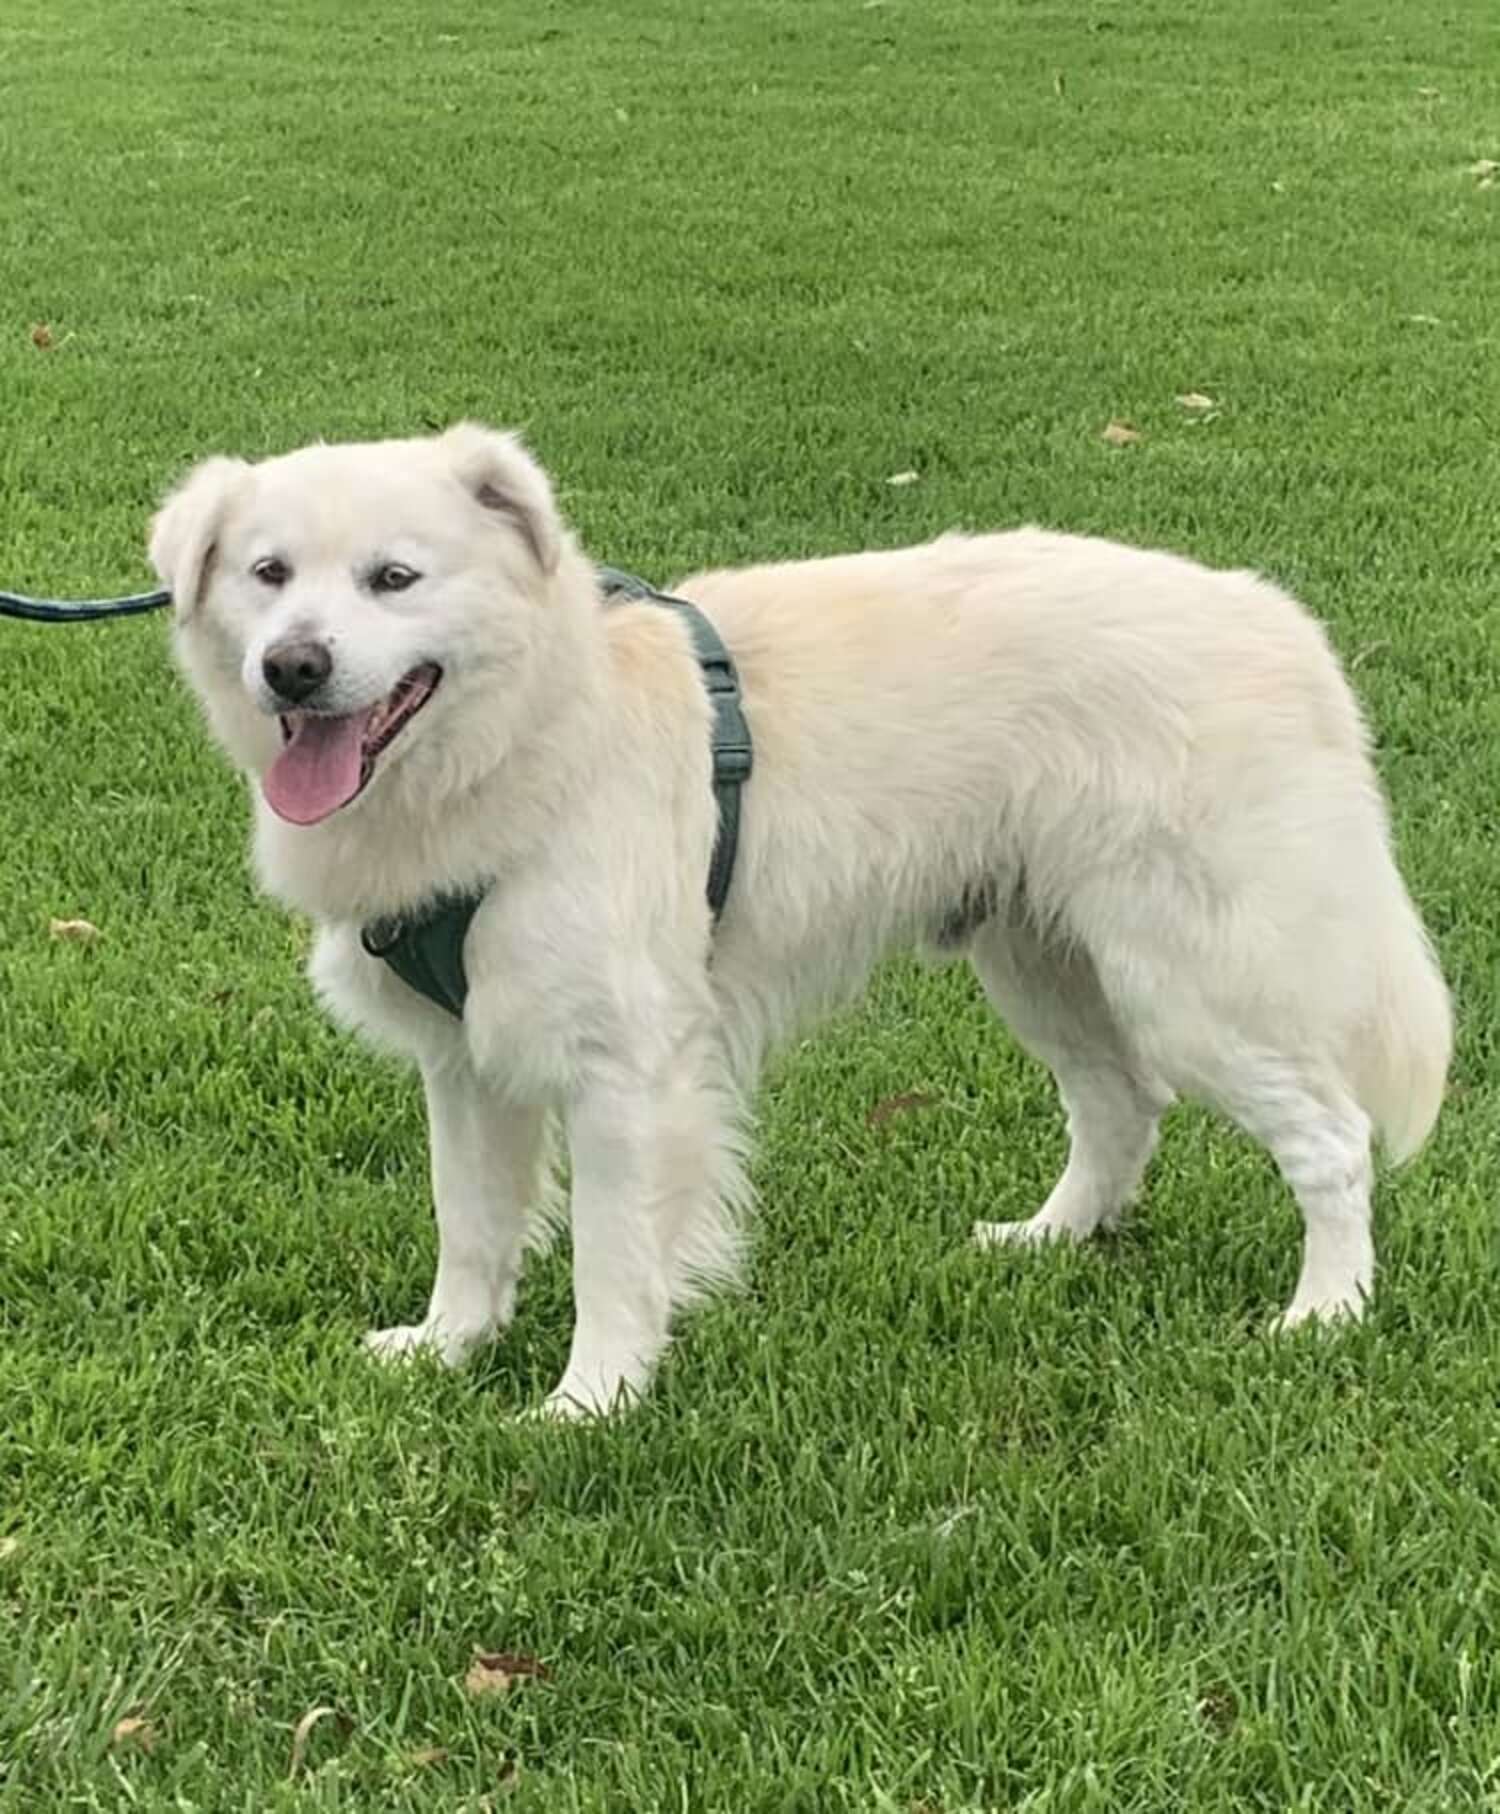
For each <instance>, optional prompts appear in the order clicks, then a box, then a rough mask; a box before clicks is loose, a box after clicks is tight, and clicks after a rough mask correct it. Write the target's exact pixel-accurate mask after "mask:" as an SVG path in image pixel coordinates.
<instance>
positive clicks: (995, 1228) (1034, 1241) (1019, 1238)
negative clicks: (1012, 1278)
mask: <svg viewBox="0 0 1500 1814" xmlns="http://www.w3.org/2000/svg"><path fill="white" fill-rule="evenodd" d="M970 1235H971V1238H972V1240H973V1242H974V1245H975V1246H976V1247H1041V1246H1045V1244H1046V1243H1047V1242H1048V1241H1081V1240H1083V1239H1084V1236H1083V1234H1082V1233H1081V1232H1080V1231H1079V1230H1078V1229H1076V1228H1072V1227H1070V1226H1069V1225H1068V1223H1066V1222H1044V1221H1043V1220H1042V1219H1041V1217H1040V1216H1032V1217H1031V1219H1030V1220H1029V1221H1026V1222H976V1223H975V1224H974V1226H973V1228H972V1230H971V1231H970Z"/></svg>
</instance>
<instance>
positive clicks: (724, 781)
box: [360, 567, 753, 1019]
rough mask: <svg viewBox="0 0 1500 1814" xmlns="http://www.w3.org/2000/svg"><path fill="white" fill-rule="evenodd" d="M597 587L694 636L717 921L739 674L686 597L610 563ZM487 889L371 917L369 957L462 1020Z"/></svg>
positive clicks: (729, 828)
mask: <svg viewBox="0 0 1500 1814" xmlns="http://www.w3.org/2000/svg"><path fill="white" fill-rule="evenodd" d="M599 589H600V591H601V592H602V593H603V595H604V597H605V600H606V601H607V602H610V603H614V602H616V601H621V600H625V601H629V600H635V599H647V600H649V601H650V602H651V603H652V604H655V605H665V606H667V607H668V609H670V610H673V611H676V612H678V613H680V615H681V616H682V619H683V621H684V622H685V623H686V625H687V627H688V630H689V632H690V633H691V635H692V638H693V648H694V651H695V652H696V654H697V657H698V666H699V667H700V668H701V669H702V671H703V684H704V685H705V686H706V687H707V688H708V694H709V699H710V700H711V702H712V704H713V708H714V722H713V760H714V799H715V800H716V801H717V802H718V807H719V831H718V836H717V837H716V838H715V839H714V854H713V857H712V859H711V861H710V863H709V866H708V904H709V907H710V908H711V910H712V912H713V916H714V918H715V919H716V920H717V919H718V917H719V914H720V912H721V911H722V909H723V906H724V902H725V901H726V900H727V899H728V897H729V883H730V879H731V877H732V876H733V875H734V854H735V849H736V846H737V845H738V843H739V834H740V788H741V786H742V785H743V783H744V782H745V781H746V780H747V779H748V777H749V774H750V767H751V762H752V759H753V751H752V746H751V742H750V727H749V725H748V724H747V723H746V722H745V713H744V708H743V706H742V705H741V703H740V677H739V675H738V674H737V673H736V672H735V666H734V661H733V659H732V658H731V656H730V653H729V651H728V649H726V648H725V647H724V643H723V641H722V639H721V638H720V636H719V633H718V631H717V630H716V629H715V628H714V627H713V625H712V624H711V623H710V622H709V621H708V619H707V618H706V617H705V616H704V615H703V613H702V612H701V611H700V610H699V609H698V607H697V606H696V605H691V604H689V603H688V601H687V600H686V599H685V598H672V597H670V596H669V595H668V594H667V593H665V592H657V591H656V590H654V588H652V587H651V586H648V585H647V584H646V582H645V581H644V580H640V579H636V578H635V577H634V575H633V574H629V573H621V572H619V571H618V570H617V569H615V568H613V567H601V568H600V569H599ZM484 896H485V890H484V889H483V888H477V889H475V890H473V891H472V892H471V893H468V894H459V895H444V896H441V897H440V898H439V899H437V900H435V901H433V902H432V904H431V905H430V906H427V907H424V908H418V909H416V910H414V911H413V912H411V913H405V914H400V915H396V916H394V917H392V918H389V919H383V920H374V921H372V922H371V923H370V924H369V925H368V926H366V927H365V928H364V929H363V930H362V932H361V933H360V942H361V943H362V944H363V946H364V948H365V950H366V951H368V952H369V954H370V956H371V957H378V958H381V959H383V961H384V962H385V963H387V964H389V965H390V967H391V969H392V970H394V971H395V972H396V974H397V976H399V977H400V978H401V980H402V982H404V983H406V984H408V985H409V986H410V987H411V988H413V989H415V990H416V991H417V993H418V994H419V995H425V996H426V997H427V999H428V1001H431V1002H436V1003H437V1005H438V1006H439V1007H440V1008H446V1009H447V1010H448V1012H449V1013H450V1014H455V1015H457V1016H458V1017H459V1019H462V1018H463V1012H464V1001H465V999H466V998H467V996H468V993H469V979H468V977H467V976H466V975H465V974H464V940H465V938H467V936H468V932H469V925H470V922H471V921H472V920H473V918H474V915H475V914H476V913H477V912H478V910H479V904H480V902H481V901H482V900H483V899H484Z"/></svg>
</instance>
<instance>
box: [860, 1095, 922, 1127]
mask: <svg viewBox="0 0 1500 1814" xmlns="http://www.w3.org/2000/svg"><path fill="white" fill-rule="evenodd" d="M938 1100H939V1099H938V1098H937V1097H936V1096H931V1095H929V1094H928V1093H927V1091H926V1090H907V1091H905V1092H904V1093H903V1094H902V1095H900V1096H887V1097H886V1099H885V1100H884V1101H883V1102H877V1103H876V1104H875V1106H874V1108H872V1109H871V1110H870V1112H869V1114H868V1115H866V1116H865V1123H866V1125H867V1126H868V1127H883V1126H884V1125H885V1123H886V1122H887V1121H889V1120H890V1119H891V1118H892V1116H895V1115H908V1114H910V1113H911V1111H912V1110H913V1109H932V1108H936V1107H937V1106H938Z"/></svg>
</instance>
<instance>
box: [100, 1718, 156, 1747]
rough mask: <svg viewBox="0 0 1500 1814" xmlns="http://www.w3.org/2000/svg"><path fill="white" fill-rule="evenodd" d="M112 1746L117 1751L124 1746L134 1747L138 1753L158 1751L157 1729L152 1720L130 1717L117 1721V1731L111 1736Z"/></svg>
mask: <svg viewBox="0 0 1500 1814" xmlns="http://www.w3.org/2000/svg"><path fill="white" fill-rule="evenodd" d="M109 1742H110V1744H111V1745H112V1746H113V1747H114V1748H115V1749H116V1750H118V1749H120V1748H121V1747H122V1746H126V1745H129V1746H133V1747H134V1748H135V1749H136V1750H137V1751H145V1752H147V1753H148V1754H149V1753H150V1752H152V1751H154V1750H155V1749H156V1727H155V1726H153V1725H152V1723H151V1721H150V1720H145V1719H140V1718H138V1717H137V1716H136V1715H134V1714H131V1715H128V1716H127V1717H126V1718H125V1719H122V1720H116V1721H115V1729H114V1731H113V1732H111V1733H110V1735H109Z"/></svg>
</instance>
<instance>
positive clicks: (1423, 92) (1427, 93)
mask: <svg viewBox="0 0 1500 1814" xmlns="http://www.w3.org/2000/svg"><path fill="white" fill-rule="evenodd" d="M1442 92H1443V91H1442V89H1440V88H1419V89H1418V90H1417V99H1418V100H1419V101H1436V100H1437V99H1439V97H1440V96H1441V95H1442Z"/></svg>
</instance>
